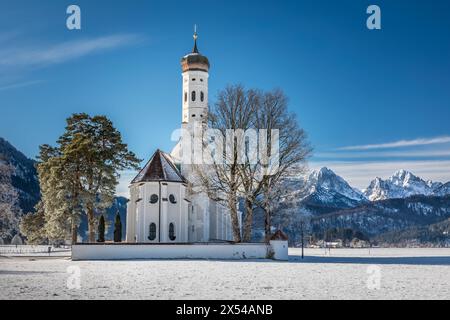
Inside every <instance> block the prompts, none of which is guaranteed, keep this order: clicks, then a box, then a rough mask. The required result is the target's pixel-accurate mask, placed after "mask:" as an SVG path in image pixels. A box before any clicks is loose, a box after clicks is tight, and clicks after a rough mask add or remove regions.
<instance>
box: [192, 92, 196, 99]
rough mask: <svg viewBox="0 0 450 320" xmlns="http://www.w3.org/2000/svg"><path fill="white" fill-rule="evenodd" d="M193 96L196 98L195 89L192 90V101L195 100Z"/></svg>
mask: <svg viewBox="0 0 450 320" xmlns="http://www.w3.org/2000/svg"><path fill="white" fill-rule="evenodd" d="M195 98H196V96H195V91H192V101H195Z"/></svg>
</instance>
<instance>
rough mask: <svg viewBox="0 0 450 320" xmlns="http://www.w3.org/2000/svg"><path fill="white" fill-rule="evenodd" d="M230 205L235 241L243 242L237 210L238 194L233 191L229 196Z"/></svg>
mask: <svg viewBox="0 0 450 320" xmlns="http://www.w3.org/2000/svg"><path fill="white" fill-rule="evenodd" d="M228 207H229V208H230V214H231V226H232V228H233V239H234V242H238V243H239V242H241V241H242V240H241V228H240V227H239V218H238V210H237V198H236V194H235V193H233V192H231V193H230V195H229V197H228Z"/></svg>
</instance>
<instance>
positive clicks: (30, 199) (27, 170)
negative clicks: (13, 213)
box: [0, 138, 40, 213]
mask: <svg viewBox="0 0 450 320" xmlns="http://www.w3.org/2000/svg"><path fill="white" fill-rule="evenodd" d="M0 161H1V162H3V163H4V164H7V165H9V166H11V167H12V168H13V173H12V177H11V178H12V179H11V187H13V188H14V189H15V190H16V191H17V192H18V195H19V206H20V208H21V209H22V212H23V213H28V212H31V211H33V209H34V206H35V205H36V203H37V202H38V201H39V199H40V190H39V182H38V179H37V172H36V168H35V161H33V160H31V159H28V158H27V157H26V156H25V155H24V154H23V153H21V152H20V151H18V150H17V149H16V148H14V147H13V146H12V145H11V144H10V143H9V142H8V141H6V140H5V139H3V138H0Z"/></svg>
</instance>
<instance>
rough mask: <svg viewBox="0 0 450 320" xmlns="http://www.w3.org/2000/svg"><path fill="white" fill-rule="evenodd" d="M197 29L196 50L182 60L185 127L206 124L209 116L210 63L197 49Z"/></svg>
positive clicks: (196, 37)
mask: <svg viewBox="0 0 450 320" xmlns="http://www.w3.org/2000/svg"><path fill="white" fill-rule="evenodd" d="M197 39H198V35H197V27H195V30H194V48H193V49H192V52H191V53H189V54H188V55H186V56H184V57H183V58H182V59H181V67H182V71H183V73H182V75H183V115H182V116H183V118H182V123H183V127H185V126H187V125H189V124H193V123H195V122H198V121H200V122H206V119H207V116H208V78H209V67H210V65H209V61H208V58H207V57H205V56H203V55H201V54H200V53H199V51H198V47H197Z"/></svg>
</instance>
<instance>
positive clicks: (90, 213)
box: [87, 205, 95, 243]
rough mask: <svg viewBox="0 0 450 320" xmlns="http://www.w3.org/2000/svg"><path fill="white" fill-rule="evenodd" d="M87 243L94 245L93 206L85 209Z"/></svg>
mask: <svg viewBox="0 0 450 320" xmlns="http://www.w3.org/2000/svg"><path fill="white" fill-rule="evenodd" d="M87 214H88V233H89V242H90V243H95V215H94V208H93V206H90V205H89V206H88V207H87Z"/></svg>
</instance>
